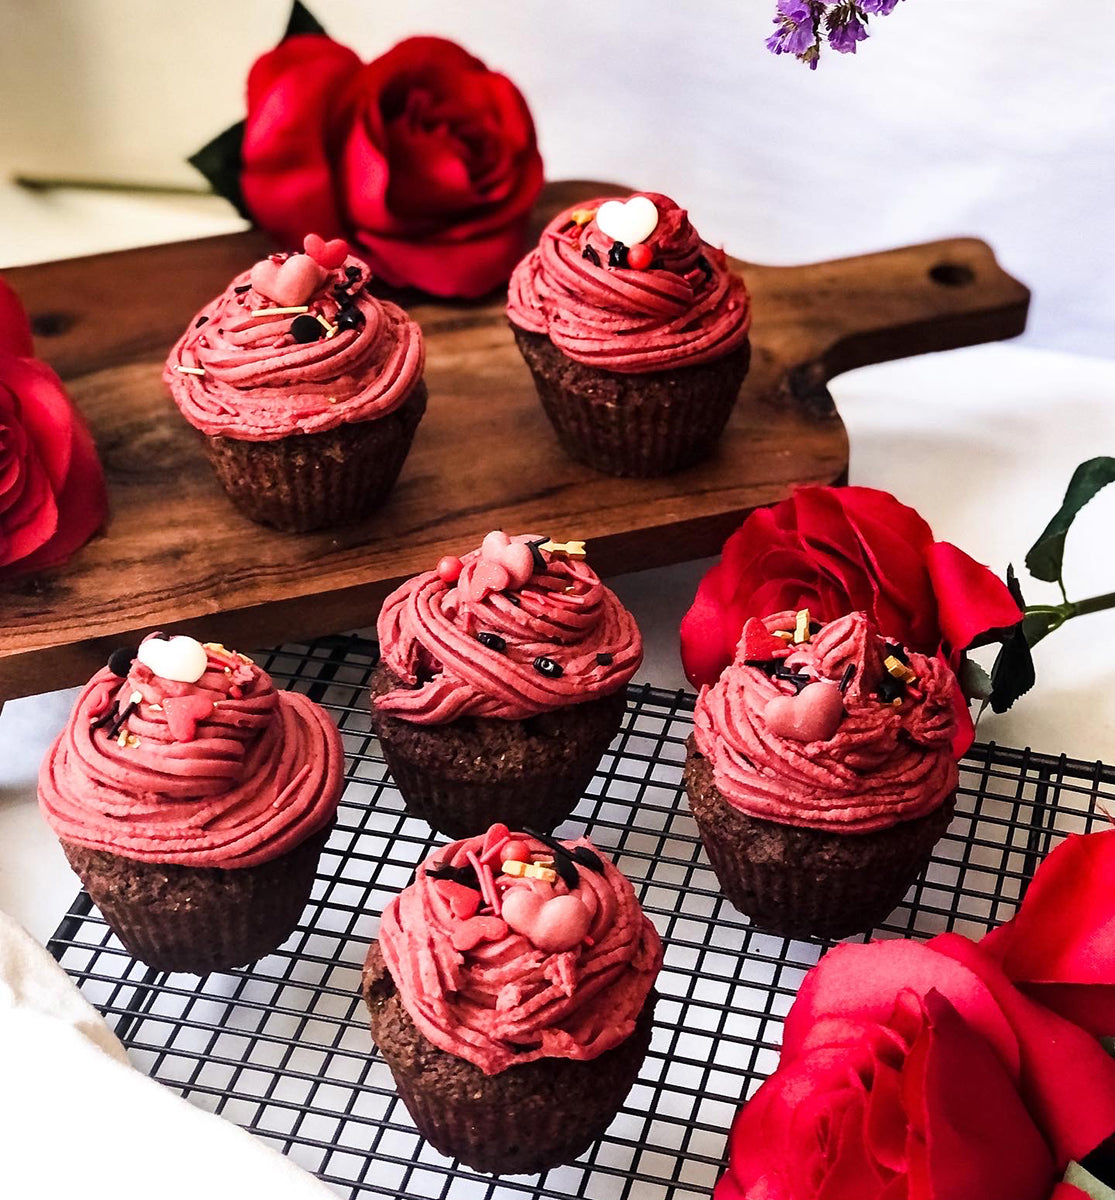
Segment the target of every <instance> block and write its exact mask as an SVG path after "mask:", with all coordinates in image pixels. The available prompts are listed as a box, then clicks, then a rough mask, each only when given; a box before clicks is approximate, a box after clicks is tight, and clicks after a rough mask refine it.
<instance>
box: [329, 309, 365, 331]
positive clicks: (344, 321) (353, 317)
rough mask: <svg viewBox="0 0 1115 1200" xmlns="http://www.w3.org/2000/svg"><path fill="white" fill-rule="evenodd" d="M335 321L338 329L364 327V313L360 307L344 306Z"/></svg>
mask: <svg viewBox="0 0 1115 1200" xmlns="http://www.w3.org/2000/svg"><path fill="white" fill-rule="evenodd" d="M335 323H336V326H337V328H338V329H363V328H364V314H363V313H362V312H361V311H360V309H358V308H342V309H341V311H340V312H339V313H338V314H337V319H336V322H335Z"/></svg>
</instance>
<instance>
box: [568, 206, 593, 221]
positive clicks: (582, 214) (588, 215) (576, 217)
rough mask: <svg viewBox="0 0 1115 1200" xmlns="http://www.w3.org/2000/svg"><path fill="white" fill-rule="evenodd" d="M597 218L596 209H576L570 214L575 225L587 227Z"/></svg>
mask: <svg viewBox="0 0 1115 1200" xmlns="http://www.w3.org/2000/svg"><path fill="white" fill-rule="evenodd" d="M595 216H596V209H595V208H575V209H574V210H573V211H572V212H571V213H570V214H569V219H570V220H571V221H572V222H573V224H574V225H587V224H588V223H589V221H591V220H592V218H593V217H595Z"/></svg>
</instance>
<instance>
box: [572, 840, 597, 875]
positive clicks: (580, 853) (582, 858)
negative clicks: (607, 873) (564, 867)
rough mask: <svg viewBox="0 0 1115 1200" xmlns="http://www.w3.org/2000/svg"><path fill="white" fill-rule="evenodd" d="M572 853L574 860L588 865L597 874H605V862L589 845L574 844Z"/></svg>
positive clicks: (583, 865)
mask: <svg viewBox="0 0 1115 1200" xmlns="http://www.w3.org/2000/svg"><path fill="white" fill-rule="evenodd" d="M572 854H573V858H574V861H576V862H579V863H580V864H581V866H582V867H588V869H589V870H590V871H592V872H593V873H594V874H596V875H603V874H604V863H603V862H602V861H601V859H600V856H599V855H598V854H593V852H592V851H591V850H590V849H589V848H588V847H587V846H574V847H573V850H572Z"/></svg>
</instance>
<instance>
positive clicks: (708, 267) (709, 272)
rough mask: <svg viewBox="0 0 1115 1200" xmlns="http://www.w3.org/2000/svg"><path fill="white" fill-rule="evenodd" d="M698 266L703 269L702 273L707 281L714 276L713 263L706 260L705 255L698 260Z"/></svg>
mask: <svg viewBox="0 0 1115 1200" xmlns="http://www.w3.org/2000/svg"><path fill="white" fill-rule="evenodd" d="M697 266H698V267H700V268H701V271H702V272H703V274H704V277H705V278H706V279H711V278H712V276H713V274H714V272H713V269H712V263H710V262H709V260H708V259H707V258H705V256H704V255H703V254H702V255H701V256H700V258H698V259H697Z"/></svg>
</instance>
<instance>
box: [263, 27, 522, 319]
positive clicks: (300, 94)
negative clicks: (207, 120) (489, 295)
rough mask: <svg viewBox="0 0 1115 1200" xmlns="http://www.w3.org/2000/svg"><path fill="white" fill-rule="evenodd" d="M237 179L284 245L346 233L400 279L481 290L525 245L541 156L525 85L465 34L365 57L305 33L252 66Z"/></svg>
mask: <svg viewBox="0 0 1115 1200" xmlns="http://www.w3.org/2000/svg"><path fill="white" fill-rule="evenodd" d="M240 182H241V189H242V192H243V197H244V202H245V204H246V205H247V207H248V209H249V211H250V212H251V214H252V216H253V217H254V219H255V220H256V221H257V222H258V224H260V225H261V226H262V227H263V228H264V229H266V230H268V231H269V232H270V233H271V234H273V235H274V236H275V237H276V238H278V239H279V240H280V241H281V242H283V243H285V244H287V245H294V246H301V244H302V239H303V237H304V236H305V235H306V234H307V233H319V234H321V235H322V237H325V238H327V239H328V238H332V237H346V238H348V239H349V240H350V241H351V242H353V243H354V245H355V247H357V252H358V253H360V254H361V255H362V257H364V258H365V259H366V260H367V262H368V264H369V265H370V266H371V268H372V270H373V271H375V272H376V274H378V275H379V276H381V277H382V278H383V279H384V280H386V281H387V282H388V283H390V284H393V285H396V286H403V285H413V286H415V287H419V288H422V289H423V290H424V291H427V292H432V293H434V294H435V295H439V296H479V295H482V294H483V293H485V292H487V291H490V290H491V289H492V288H494V287H495V286H497V285H498V284H500V283H503V282H505V281H506V280H507V277H508V276H509V275H510V273H511V269H512V268H513V267H514V265H515V263H516V262H517V261H518V259H519V256H520V255H521V253H522V250H523V237H524V232H525V229H526V224H527V220H528V218H529V215H530V211H531V209H532V207H533V205H534V201H535V199H536V198H537V196H538V193H539V191H540V189H541V187H542V159H541V158H540V156H539V154H538V147H537V144H536V142H535V136H534V124H533V122H532V121H531V117H530V111H529V110H528V109H527V106H526V101H525V100H524V99H523V97H522V95H521V94H520V93H519V90H518V89H517V88H516V87H515V85H514V84H513V83H512V82H511V81H510V80H509V79H507V78H506V77H505V76H503V75H499V74H496V73H495V72H494V71H489V70H488V69H487V67H485V66H484V64H483V63H482V62H480V60H479V59H476V58H473V56H472V55H471V54H469V53H468V52H467V51H465V50H463V49H462V48H461V47H460V46H458V45H456V44H455V43H454V42H449V41H446V40H445V39H443V38H434V37H415V38H408V39H407V40H406V41H403V42H400V43H399V44H398V45H397V46H395V47H394V49H392V50H389V51H388V52H387V53H386V54H384V55H382V56H381V57H380V58H377V59H375V60H374V61H373V62H370V63H368V64H366V65H363V64H361V62H360V60H359V58H357V56H356V55H355V54H354V53H353V52H352V51H351V50H349V49H347V48H346V47H344V46H341V45H338V44H337V43H336V42H334V41H333V40H332V39H330V38H328V37H325V36H323V35H320V34H301V35H296V36H294V37H289V38H287V39H286V40H285V41H283V42H281V43H280V44H279V45H278V46H276V47H275V49H274V50H272V51H270V52H269V53H267V54H264V55H262V57H260V58H259V59H257V60H256V62H255V64H254V66H253V67H252V70H251V74H250V75H249V77H248V116H247V121H246V124H245V128H244V140H243V147H242V171H241V179H240Z"/></svg>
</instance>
